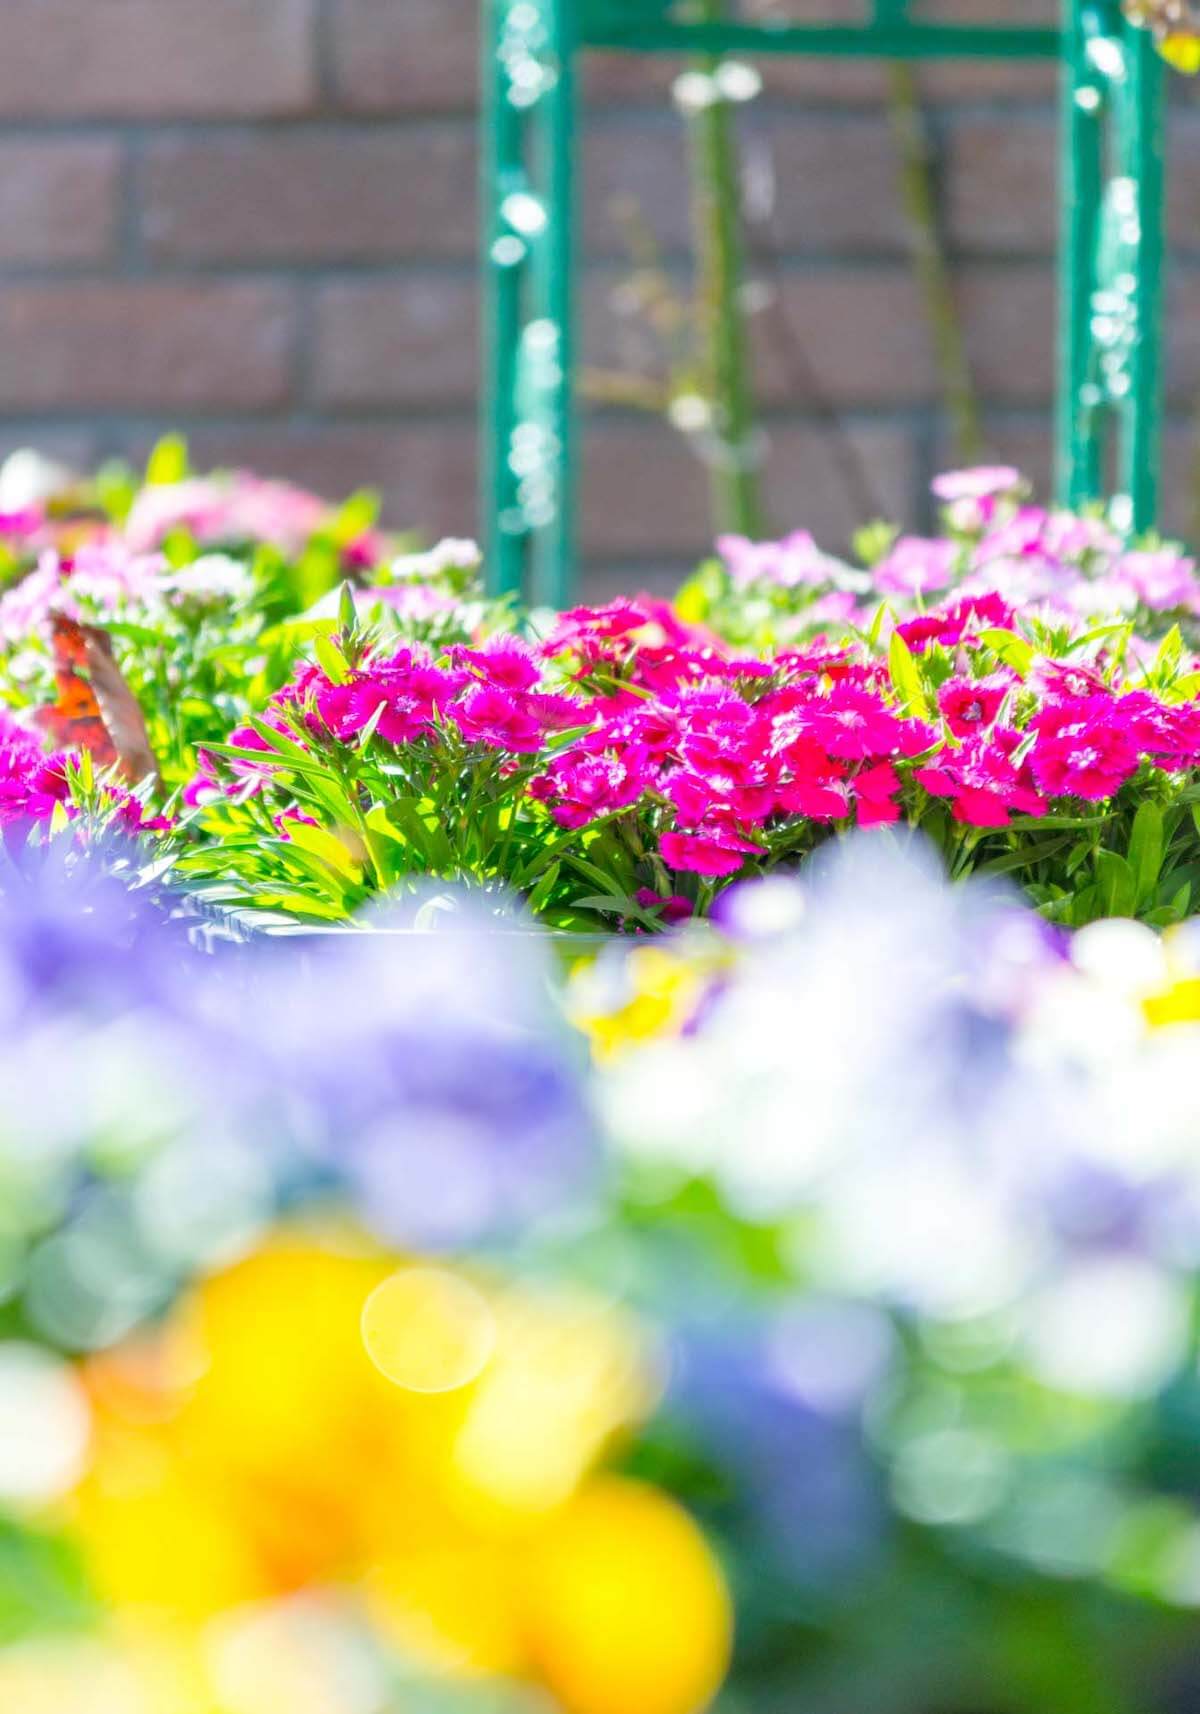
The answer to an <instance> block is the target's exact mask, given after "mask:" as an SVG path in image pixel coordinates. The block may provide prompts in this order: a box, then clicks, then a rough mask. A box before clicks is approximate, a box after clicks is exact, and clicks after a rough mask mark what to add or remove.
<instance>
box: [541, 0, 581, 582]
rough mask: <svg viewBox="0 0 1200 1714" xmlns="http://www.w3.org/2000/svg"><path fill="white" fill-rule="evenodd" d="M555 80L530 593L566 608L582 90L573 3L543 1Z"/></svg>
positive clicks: (547, 149) (572, 510)
mask: <svg viewBox="0 0 1200 1714" xmlns="http://www.w3.org/2000/svg"><path fill="white" fill-rule="evenodd" d="M545 3H546V6H547V21H548V25H549V51H550V55H551V59H552V61H553V65H554V78H553V83H552V84H551V86H550V88H549V89H548V90H547V92H546V94H545V95H544V97H543V99H542V103H541V106H540V111H539V155H540V161H539V177H540V181H541V185H542V195H543V198H544V202H545V209H546V216H547V219H546V226H545V229H544V231H543V232H542V234H541V236H540V238H539V242H538V249H537V273H536V278H537V288H536V292H537V311H538V320H537V323H536V324H535V337H537V338H539V339H541V340H542V341H543V343H544V347H545V349H544V350H543V352H542V353H541V361H542V386H543V393H544V396H543V399H542V401H541V410H542V420H543V426H544V433H545V443H546V444H545V448H544V456H545V458H546V460H547V462H548V469H547V470H546V472H545V476H546V486H547V501H548V507H549V515H548V516H547V517H546V518H545V519H544V521H543V522H542V524H541V527H540V528H538V529H537V530H536V531H535V533H534V542H533V566H532V585H531V589H532V595H533V598H534V600H535V601H537V602H544V603H545V604H546V605H548V606H553V607H561V606H565V605H566V603H567V601H568V600H569V598H570V593H571V588H572V585H573V582H574V576H575V518H576V447H575V440H576V436H575V385H574V382H575V318H576V309H575V207H576V200H577V198H576V182H575V181H576V155H575V151H576V133H577V129H578V127H577V114H576V106H577V102H578V86H577V80H576V76H575V11H576V7H575V3H574V0H545Z"/></svg>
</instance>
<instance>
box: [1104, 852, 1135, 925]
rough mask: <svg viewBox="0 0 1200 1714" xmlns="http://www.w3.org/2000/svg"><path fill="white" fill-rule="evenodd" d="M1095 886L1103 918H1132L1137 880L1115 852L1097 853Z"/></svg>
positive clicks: (1127, 865)
mask: <svg viewBox="0 0 1200 1714" xmlns="http://www.w3.org/2000/svg"><path fill="white" fill-rule="evenodd" d="M1095 868H1096V886H1097V890H1098V893H1099V902H1100V909H1101V912H1102V914H1103V915H1104V916H1108V917H1127V916H1132V915H1133V913H1134V911H1135V910H1136V908H1137V879H1136V877H1135V875H1134V872H1133V869H1132V867H1131V865H1130V864H1129V863H1127V862H1126V861H1125V859H1124V857H1118V855H1117V853H1116V852H1115V851H1097V853H1096V857H1095Z"/></svg>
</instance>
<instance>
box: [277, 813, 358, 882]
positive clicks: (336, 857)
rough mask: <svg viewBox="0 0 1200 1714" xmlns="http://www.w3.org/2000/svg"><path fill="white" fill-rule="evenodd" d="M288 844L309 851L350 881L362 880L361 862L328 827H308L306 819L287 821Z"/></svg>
mask: <svg viewBox="0 0 1200 1714" xmlns="http://www.w3.org/2000/svg"><path fill="white" fill-rule="evenodd" d="M288 844H289V845H295V846H299V848H300V849H301V850H302V851H311V852H312V853H313V855H314V856H315V857H320V858H322V859H323V860H324V861H325V862H326V863H328V864H329V865H330V867H331V868H333V869H337V870H338V871H339V872H340V873H341V874H343V875H346V876H347V877H348V878H349V879H350V880H352V881H361V880H362V864H361V863H360V862H359V861H358V859H357V858H356V857H354V856H353V855H352V854H351V852H350V851H349V850H348V849H347V847H346V845H345V844H344V843H343V841H342V840H340V839H339V838H338V836H337V834H336V833H330V831H329V830H328V828H325V827H310V826H309V824H308V822H306V821H292V822H289V823H288Z"/></svg>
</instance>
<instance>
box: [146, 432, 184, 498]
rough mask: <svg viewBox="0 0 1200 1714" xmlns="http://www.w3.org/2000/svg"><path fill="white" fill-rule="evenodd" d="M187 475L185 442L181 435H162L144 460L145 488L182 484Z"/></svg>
mask: <svg viewBox="0 0 1200 1714" xmlns="http://www.w3.org/2000/svg"><path fill="white" fill-rule="evenodd" d="M187 473H188V449H187V441H186V440H184V438H183V436H182V435H181V434H167V435H164V436H163V438H162V439H161V440H160V441H159V442H158V443H157V444H156V445H155V447H154V448H153V450H152V451H151V453H150V457H149V458H148V459H147V460H146V486H147V487H149V488H163V487H169V486H170V484H171V483H174V482H182V481H183V479H184V477H185V476H186V475H187Z"/></svg>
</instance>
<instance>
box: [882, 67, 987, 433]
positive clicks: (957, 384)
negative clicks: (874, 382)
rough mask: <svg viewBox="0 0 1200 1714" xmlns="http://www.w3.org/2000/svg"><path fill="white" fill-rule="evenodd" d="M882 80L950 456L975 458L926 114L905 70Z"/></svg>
mask: <svg viewBox="0 0 1200 1714" xmlns="http://www.w3.org/2000/svg"><path fill="white" fill-rule="evenodd" d="M887 78H888V108H889V112H890V116H891V123H892V135H893V137H894V138H895V141H896V147H897V150H898V152H899V157H900V194H901V199H902V201H903V204H904V211H905V213H906V215H907V217H908V223H909V229H910V231H911V234H912V243H913V261H914V263H915V266H916V272H917V282H918V285H919V286H920V290H921V296H922V298H923V299H924V302H925V313H926V316H927V318H928V321H929V331H930V335H931V337H932V339H933V351H934V357H935V360H936V362H937V366H938V372H939V376H940V379H941V388H942V398H943V401H944V403H945V407H946V411H947V415H948V416H949V419H950V432H951V435H952V437H953V442H954V453H955V457H956V458H958V459H960V460H962V461H963V462H970V461H971V460H973V459H977V458H978V457H979V454H980V451H981V449H982V445H983V434H982V431H981V428H980V422H979V403H978V400H977V398H976V395H975V386H974V382H973V380H972V376H971V365H970V361H969V359H968V357H967V348H966V343H965V341H964V339H963V332H962V324H961V322H960V320H959V315H958V306H957V304H956V303H955V301H954V290H953V286H952V284H951V279H950V266H949V263H948V261H947V259H946V251H945V246H944V244H943V242H942V233H941V227H940V222H939V220H938V208H937V197H936V195H935V193H934V186H933V173H932V169H931V166H930V148H929V137H928V132H927V129H926V125H925V115H924V113H923V111H922V108H921V100H920V96H919V94H918V92H917V83H916V78H915V77H914V76H913V72H912V68H911V67H910V66H907V65H890V66H889V67H888V68H887Z"/></svg>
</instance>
